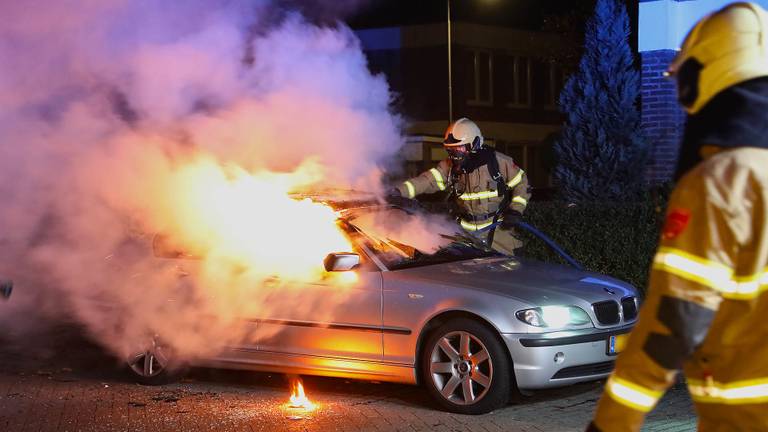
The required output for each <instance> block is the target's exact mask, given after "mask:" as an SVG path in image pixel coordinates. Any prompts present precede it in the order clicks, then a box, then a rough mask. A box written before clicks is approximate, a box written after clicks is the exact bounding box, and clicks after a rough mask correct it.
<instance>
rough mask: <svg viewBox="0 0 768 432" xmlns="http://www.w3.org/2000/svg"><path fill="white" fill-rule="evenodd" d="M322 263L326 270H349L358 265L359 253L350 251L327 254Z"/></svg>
mask: <svg viewBox="0 0 768 432" xmlns="http://www.w3.org/2000/svg"><path fill="white" fill-rule="evenodd" d="M323 265H324V266H325V271H328V272H345V271H350V270H353V269H354V268H355V267H357V266H359V265H360V255H358V254H356V253H350V252H344V253H332V254H328V256H326V257H325V259H324V260H323Z"/></svg>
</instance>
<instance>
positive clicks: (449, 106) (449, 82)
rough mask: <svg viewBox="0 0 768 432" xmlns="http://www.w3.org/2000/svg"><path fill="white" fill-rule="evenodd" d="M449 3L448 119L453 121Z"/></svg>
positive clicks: (448, 1) (449, 8) (450, 121)
mask: <svg viewBox="0 0 768 432" xmlns="http://www.w3.org/2000/svg"><path fill="white" fill-rule="evenodd" d="M446 4H447V5H448V121H449V123H453V61H452V59H451V45H452V43H451V42H452V41H451V39H452V37H451V0H446Z"/></svg>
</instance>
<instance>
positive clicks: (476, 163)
mask: <svg viewBox="0 0 768 432" xmlns="http://www.w3.org/2000/svg"><path fill="white" fill-rule="evenodd" d="M443 146H444V148H445V150H446V151H447V152H448V158H447V159H445V160H442V161H441V162H440V163H438V164H437V167H435V168H432V169H430V170H429V171H426V172H423V173H422V174H420V175H419V176H417V177H414V178H412V179H410V180H408V181H406V182H404V183H403V184H401V185H400V186H398V188H397V190H396V191H395V192H396V194H397V195H401V196H403V197H407V198H410V199H413V198H415V197H416V196H418V195H420V194H424V193H434V192H437V191H444V190H446V189H448V190H450V192H451V199H453V200H455V202H456V204H457V208H458V209H459V215H458V218H459V223H460V224H461V226H462V227H463V228H464V229H465V230H466V231H467V232H469V233H471V234H472V235H474V236H476V237H478V238H480V239H482V240H483V241H485V242H486V243H487V244H488V245H489V246H490V245H492V247H493V248H494V249H496V250H499V251H501V252H503V253H506V254H508V255H512V254H513V253H514V250H515V249H516V248H518V247H520V246H522V242H521V241H520V240H519V239H518V238H517V237H515V235H514V230H513V226H514V223H515V222H516V221H517V220H519V218H520V217H521V215H522V213H523V211H524V210H525V207H526V205H528V199H529V198H530V196H531V194H530V193H529V192H528V179H527V178H526V176H525V172H524V171H523V170H522V169H520V167H518V166H517V165H516V164H515V162H514V161H513V160H512V158H510V157H509V156H507V155H504V154H502V153H498V152H496V151H494V150H493V149H490V148H487V147H484V146H483V135H482V133H481V132H480V128H479V127H478V126H477V125H476V124H475V122H473V121H472V120H469V119H467V118H461V119H458V120H456V121H455V122H454V123H453V124H451V125H450V126H448V129H447V130H446V131H445V139H444V140H443Z"/></svg>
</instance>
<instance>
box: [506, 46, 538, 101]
mask: <svg viewBox="0 0 768 432" xmlns="http://www.w3.org/2000/svg"><path fill="white" fill-rule="evenodd" d="M502 73H503V76H502V78H503V80H504V89H505V90H504V93H505V94H504V98H505V101H506V104H507V106H508V107H511V108H528V107H530V106H531V99H532V98H531V94H532V91H531V89H532V87H531V83H532V81H531V58H530V57H521V56H507V57H505V58H504V61H503V65H502Z"/></svg>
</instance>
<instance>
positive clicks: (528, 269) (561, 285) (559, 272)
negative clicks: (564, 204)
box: [403, 257, 637, 306]
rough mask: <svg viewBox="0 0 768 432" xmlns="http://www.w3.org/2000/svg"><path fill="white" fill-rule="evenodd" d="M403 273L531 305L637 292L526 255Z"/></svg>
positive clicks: (596, 275) (607, 279) (602, 277)
mask: <svg viewBox="0 0 768 432" xmlns="http://www.w3.org/2000/svg"><path fill="white" fill-rule="evenodd" d="M403 272H405V273H407V277H408V278H416V279H421V280H422V281H424V282H428V283H432V284H438V285H449V286H454V287H460V288H463V289H470V290H477V291H483V292H488V293H494V294H498V295H503V296H505V297H511V298H514V299H517V300H519V301H521V302H525V303H530V304H531V305H532V306H546V305H550V304H553V305H562V304H578V303H580V302H581V301H587V302H589V303H594V302H598V301H604V300H611V299H614V300H619V299H621V298H622V297H625V296H634V295H637V294H636V291H635V289H634V288H633V287H632V286H631V285H629V284H628V283H626V282H622V281H620V280H618V279H614V278H611V277H608V276H605V275H602V274H599V273H592V272H586V271H580V270H576V269H573V268H570V267H566V266H563V265H556V264H547V263H543V262H539V261H534V260H527V259H523V258H511V257H493V258H480V259H475V260H467V261H460V262H454V263H446V264H437V265H432V266H425V267H417V268H411V269H408V270H403ZM404 276H405V275H404Z"/></svg>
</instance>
